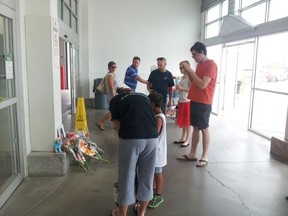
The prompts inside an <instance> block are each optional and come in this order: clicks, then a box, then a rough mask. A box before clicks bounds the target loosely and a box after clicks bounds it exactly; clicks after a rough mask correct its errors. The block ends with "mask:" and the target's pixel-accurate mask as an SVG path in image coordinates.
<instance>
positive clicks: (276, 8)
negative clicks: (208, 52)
mask: <svg viewBox="0 0 288 216" xmlns="http://www.w3.org/2000/svg"><path fill="white" fill-rule="evenodd" d="M214 2H215V1H214ZM216 2H220V3H217V4H214V5H212V3H213V1H212V3H211V5H210V7H209V5H208V9H207V10H206V19H205V23H204V26H205V37H204V39H208V38H211V37H215V36H219V32H220V28H221V25H222V21H223V18H224V17H225V16H226V15H228V14H233V15H240V16H242V17H243V18H244V19H245V20H247V21H248V22H249V23H250V24H252V25H254V26H256V25H259V24H262V23H265V22H270V21H273V20H276V19H280V18H284V17H288V13H287V7H288V1H287V0H238V1H237V0H235V1H228V0H225V1H216ZM206 4H207V3H206Z"/></svg>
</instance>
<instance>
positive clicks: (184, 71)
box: [181, 62, 194, 74]
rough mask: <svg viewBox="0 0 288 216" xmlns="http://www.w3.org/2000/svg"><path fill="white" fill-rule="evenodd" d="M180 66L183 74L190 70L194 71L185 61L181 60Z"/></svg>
mask: <svg viewBox="0 0 288 216" xmlns="http://www.w3.org/2000/svg"><path fill="white" fill-rule="evenodd" d="M181 67H182V68H183V73H184V74H189V73H190V72H194V71H193V70H192V68H191V66H190V65H189V64H188V63H187V62H182V63H181Z"/></svg>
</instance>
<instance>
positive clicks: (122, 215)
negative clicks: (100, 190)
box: [119, 205, 128, 216]
mask: <svg viewBox="0 0 288 216" xmlns="http://www.w3.org/2000/svg"><path fill="white" fill-rule="evenodd" d="M119 210H120V211H119V213H120V216H126V215H127V210H128V206H127V205H124V206H119Z"/></svg>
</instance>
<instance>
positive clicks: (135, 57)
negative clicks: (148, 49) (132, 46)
mask: <svg viewBox="0 0 288 216" xmlns="http://www.w3.org/2000/svg"><path fill="white" fill-rule="evenodd" d="M135 60H139V61H141V59H140V57H138V56H134V58H133V61H135Z"/></svg>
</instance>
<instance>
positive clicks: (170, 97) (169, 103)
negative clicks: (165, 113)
mask: <svg viewBox="0 0 288 216" xmlns="http://www.w3.org/2000/svg"><path fill="white" fill-rule="evenodd" d="M172 94H173V88H172V87H169V88H168V96H169V99H168V104H167V107H170V106H171V101H172Z"/></svg>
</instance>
